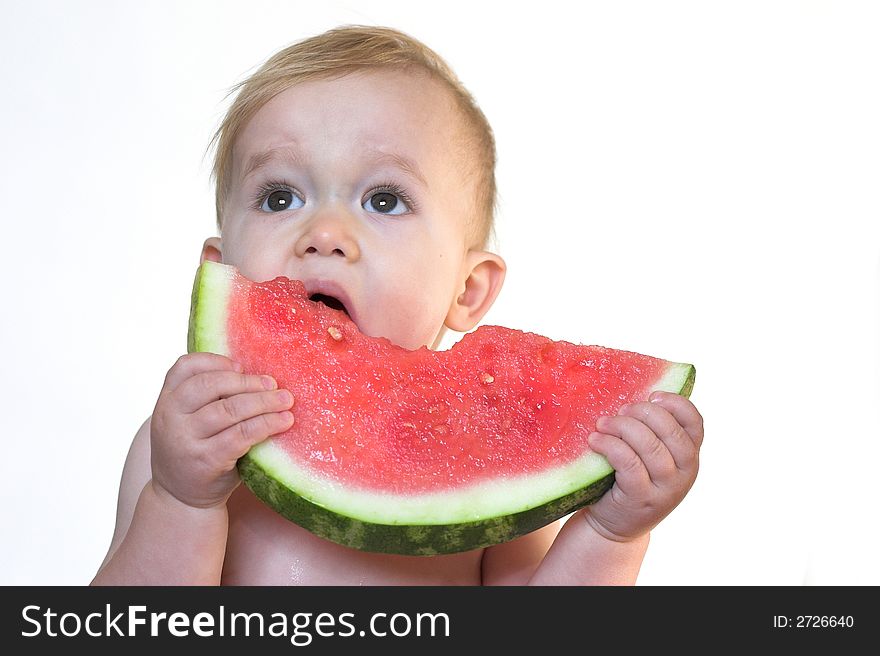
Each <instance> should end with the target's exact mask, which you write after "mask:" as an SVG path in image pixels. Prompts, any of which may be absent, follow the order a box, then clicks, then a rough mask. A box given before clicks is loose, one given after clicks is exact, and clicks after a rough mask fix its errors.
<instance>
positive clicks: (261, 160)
mask: <svg viewBox="0 0 880 656" xmlns="http://www.w3.org/2000/svg"><path fill="white" fill-rule="evenodd" d="M276 159H278V160H282V161H288V162H292V163H294V164H302V163H303V160H302V157H300V155H299V153H298V152H297V151H296V150H294V149H293V148H270V149H269V150H264V151H263V152H260V153H254V154H253V155H251V156H250V157H249V158H248V160H247V164H246V165H245V167H244V175H242V180H244V179H246V178H248V177H249V176H251V175H252V174H253V173H255V172H256V171H259V170H260V169H261V168H263V167H264V166H266V164H268V163H269V162H272V161H274V160H276Z"/></svg>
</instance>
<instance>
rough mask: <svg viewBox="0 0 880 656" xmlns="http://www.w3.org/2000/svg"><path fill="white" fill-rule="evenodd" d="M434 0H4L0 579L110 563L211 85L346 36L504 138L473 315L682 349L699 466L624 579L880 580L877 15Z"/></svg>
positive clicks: (172, 321)
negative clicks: (395, 56)
mask: <svg viewBox="0 0 880 656" xmlns="http://www.w3.org/2000/svg"><path fill="white" fill-rule="evenodd" d="M432 6H433V8H428V7H427V5H425V3H416V2H411V1H410V0H406V1H402V2H391V1H388V2H378V1H376V2H347V3H345V2H321V3H319V2H313V1H312V2H294V1H284V2H281V1H279V2H269V1H265V0H248V1H247V2H244V1H242V2H230V1H227V2H207V1H204V2H183V1H180V0H177V1H174V2H171V1H166V2H150V3H145V2H137V3H135V2H128V3H127V2H76V3H73V2H71V3H68V2H48V1H46V0H42V1H38V2H32V1H29V2H25V1H21V2H10V1H8V0H6V1H4V2H2V7H0V9H2V12H0V15H2V16H3V21H2V23H0V80H2V84H3V87H2V103H0V222H2V223H0V225H2V230H0V273H2V280H3V281H4V282H3V294H4V310H3V320H2V322H0V340H2V343H3V344H4V346H5V353H4V355H3V356H2V369H0V370H2V388H0V403H2V408H0V411H2V415H0V416H2V423H0V436H2V447H3V455H4V467H3V470H2V472H3V474H2V477H0V498H2V504H0V526H2V531H3V539H2V540H0V583H3V584H53V583H61V584H83V583H87V582H88V581H89V580H90V579H91V577H92V576H93V574H94V572H95V570H96V568H97V567H98V565H99V563H100V562H101V560H102V558H103V556H104V553H105V551H106V548H107V546H108V543H109V540H110V536H111V533H112V530H113V524H114V513H115V506H116V493H117V488H118V482H119V476H120V472H121V468H122V464H123V461H124V458H125V455H126V451H127V449H128V446H129V443H130V441H131V438H132V436H133V435H134V432H135V430H136V429H137V427H138V426H139V425H140V424H141V422H142V421H143V420H144V418H145V417H146V416H147V415H148V414H149V413H150V411H151V410H152V407H153V404H154V403H155V399H156V395H157V393H158V391H159V388H160V386H161V382H162V379H163V377H164V374H165V372H166V370H167V369H168V367H169V366H170V365H171V364H172V363H173V362H174V360H175V359H176V358H177V357H178V355H180V354H182V353H183V352H184V351H185V339H186V324H187V312H188V307H189V294H190V285H191V281H192V276H193V274H194V272H195V267H196V265H197V263H198V255H199V250H200V247H201V244H202V241H203V240H204V238H205V237H208V236H211V235H213V234H215V233H214V210H213V205H212V191H211V188H210V186H209V182H208V169H209V165H210V160H209V158H207V157H203V155H204V151H205V148H206V146H207V144H208V142H209V140H210V137H211V135H212V133H213V131H214V129H216V127H217V125H218V122H219V120H220V117H221V115H222V112H223V110H224V108H225V107H226V103H227V102H228V101H227V100H225V93H226V90H228V89H229V87H231V86H232V85H233V83H235V82H237V81H239V80H241V79H242V78H243V77H244V76H246V75H247V74H248V73H250V72H252V71H253V70H254V69H255V68H256V67H257V66H258V65H259V64H261V63H262V62H263V61H264V60H265V59H266V58H267V57H268V56H269V55H270V54H272V53H274V52H275V51H277V50H278V49H280V48H281V47H284V46H286V45H288V44H289V43H291V42H293V41H295V40H298V39H300V38H303V37H306V36H310V35H313V34H315V33H318V32H321V31H323V30H325V29H328V28H331V27H334V26H336V25H339V24H343V23H366V24H386V25H390V26H392V27H397V28H399V29H403V30H404V31H407V32H409V33H411V34H412V35H413V36H416V37H417V38H419V39H421V40H423V41H424V42H425V43H426V44H428V45H429V46H430V47H432V48H434V49H435V50H436V51H438V52H439V53H440V54H441V56H443V57H445V58H446V59H447V60H448V61H449V63H450V64H451V65H452V67H453V68H454V69H455V70H456V71H457V73H458V74H459V76H460V77H461V79H462V80H463V81H464V83H465V84H466V85H467V86H468V87H469V88H470V90H471V91H472V92H473V93H474V95H475V96H476V98H477V100H478V102H479V103H480V104H481V106H482V107H483V109H484V111H485V112H486V114H487V116H488V118H489V120H490V122H491V123H492V124H493V126H494V129H495V132H496V138H497V142H498V153H499V165H498V180H499V187H500V193H501V204H500V216H499V227H498V237H499V239H498V244H497V248H498V250H499V252H500V253H501V254H502V255H503V256H504V257H505V258H506V260H507V262H508V264H509V275H508V279H507V283H506V286H505V289H504V291H503V292H502V294H501V297H500V299H499V301H498V302H497V304H496V306H495V307H494V308H493V309H492V311H491V312H490V313H489V315H488V317H487V319H486V322H487V323H498V324H503V325H507V326H510V327H515V328H523V329H528V330H533V331H536V332H540V333H543V334H546V335H548V336H551V337H553V338H556V339H568V340H571V341H580V342H584V343H594V344H603V345H606V346H611V347H616V348H624V349H628V350H635V351H640V352H643V353H647V354H651V355H656V356H659V357H664V358H667V359H671V360H678V361H686V362H692V363H694V364H696V366H697V372H698V375H697V385H696V389H695V391H694V395H693V397H692V398H693V400H694V402H695V403H696V405H697V407H698V408H699V409H700V410H701V411H702V413H703V415H704V417H705V422H706V427H707V436H706V441H705V446H704V449H703V453H702V465H701V471H700V475H699V478H698V480H697V483H696V485H695V486H694V488H693V489H692V491H691V493H690V494H689V495H688V497H687V498H686V499H685V501H684V502H683V503H682V504H681V505H680V506H679V507H678V508H677V509H676V510H675V511H674V512H673V514H672V515H670V517H669V518H668V519H667V520H665V521H664V522H663V523H662V524H661V525H660V526H659V527H658V528H657V530H656V531H655V532H654V534H653V538H652V544H651V548H650V549H649V552H648V556H647V558H646V560H645V563H644V566H643V569H642V575H641V578H640V583H642V584H644V585H651V584H705V585H717V584H733V585H737V584H752V583H754V584H769V585H783V584H802V583H807V584H820V585H824V584H862V583H870V584H874V585H877V584H880V566H878V563H877V558H876V545H877V542H878V538H880V530H878V522H877V518H878V510H877V507H878V501H880V499H878V496H880V495H878V492H877V486H876V478H877V475H876V463H877V461H878V458H880V446H878V437H880V435H878V433H880V431H878V427H877V422H878V419H877V416H878V403H877V401H878V391H880V377H878V372H880V367H878V365H880V353H878V342H880V326H878V324H880V320H878V319H880V312H878V310H880V308H878V302H880V247H878V244H880V240H878V237H880V230H878V224H880V193H878V179H880V178H878V176H880V128H878V126H880V121H878V117H880V85H878V79H880V77H878V76H880V39H878V38H877V34H878V33H880V12H878V9H877V5H876V4H874V3H869V2H864V3H856V2H839V1H838V2H831V1H827V2H821V1H814V2H723V3H722V2H699V1H693V2H662V3H657V2H615V3H608V2H584V3H569V2H554V1H548V0H543V1H542V2H540V3H528V4H525V3H524V4H521V5H519V4H514V3H489V2H474V1H473V0H470V1H468V2H451V1H449V0H444V2H442V3H439V2H438V3H436V4H434V5H432ZM575 6H577V7H578V8H577V9H575V8H574V7H575ZM502 9H503V12H504V15H503V18H502V16H501V15H500V14H499V12H500V11H501V10H502Z"/></svg>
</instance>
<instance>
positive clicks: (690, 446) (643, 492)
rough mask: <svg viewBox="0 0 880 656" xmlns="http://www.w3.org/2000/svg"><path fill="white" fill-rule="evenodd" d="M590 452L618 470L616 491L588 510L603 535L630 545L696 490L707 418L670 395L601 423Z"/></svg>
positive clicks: (636, 405) (657, 396) (634, 406)
mask: <svg viewBox="0 0 880 656" xmlns="http://www.w3.org/2000/svg"><path fill="white" fill-rule="evenodd" d="M596 430H597V431H598V432H595V433H592V434H591V435H590V437H589V442H590V447H591V448H592V449H593V450H594V451H596V452H597V453H601V454H602V455H604V456H605V457H606V458H607V459H608V462H609V463H610V464H611V466H612V467H614V469H615V470H616V474H615V482H614V486H613V487H612V488H611V489H610V490H609V491H608V492H607V493H606V494H605V495H604V496H603V497H602V498H601V499H599V501H597V502H596V503H595V504H593V505H591V506H587V507H586V508H585V509H584V513H585V518H586V520H587V522H588V523H589V524H590V526H592V527H593V529H595V530H596V531H597V532H598V533H599V534H600V535H602V536H603V537H606V538H608V539H610V540H614V541H616V542H628V541H630V540H633V539H635V538H637V537H639V536H641V535H644V534H646V533H647V532H648V531H650V530H651V529H652V528H654V526H656V525H657V524H658V523H659V522H660V520H661V519H663V518H664V517H666V515H668V514H669V513H670V512H671V511H672V509H673V508H675V506H677V505H678V504H679V502H681V500H682V499H683V498H684V496H685V494H687V492H688V490H690V488H691V486H692V485H693V484H694V480H695V479H696V477H697V469H698V468H699V452H700V445H701V444H702V442H703V417H702V416H701V415H700V413H699V412H698V411H697V409H696V407H695V406H694V404H693V403H691V402H690V401H689V400H688V399H686V398H684V397H683V396H679V395H678V394H673V393H669V392H654V393H653V394H651V396H650V401H645V402H642V403H634V404H632V405H625V406H623V407H622V408H621V409H620V412H619V413H618V415H617V416H616V417H600V419H599V421H598V422H596Z"/></svg>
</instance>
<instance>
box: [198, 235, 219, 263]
mask: <svg viewBox="0 0 880 656" xmlns="http://www.w3.org/2000/svg"><path fill="white" fill-rule="evenodd" d="M205 260H208V261H210V262H222V261H223V249H222V246H221V243H220V237H208V238H207V239H206V240H205V243H204V245H203V246H202V257H201V259H200V260H199V264H201V263H202V262H204V261H205Z"/></svg>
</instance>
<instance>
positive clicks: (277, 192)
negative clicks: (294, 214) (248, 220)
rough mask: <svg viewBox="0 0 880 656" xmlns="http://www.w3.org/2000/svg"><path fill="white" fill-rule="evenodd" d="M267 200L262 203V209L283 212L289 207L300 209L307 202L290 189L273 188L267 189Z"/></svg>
mask: <svg viewBox="0 0 880 656" xmlns="http://www.w3.org/2000/svg"><path fill="white" fill-rule="evenodd" d="M266 191H267V192H268V193H267V194H266V197H265V200H264V201H263V204H262V205H260V209H261V210H263V211H264V212H283V211H284V210H289V209H299V208H300V207H302V206H303V205H304V204H305V203H303V201H302V199H301V198H300V197H299V196H297V195H296V194H295V193H293V192H292V191H290V190H289V189H277V188H276V189H272V190H266Z"/></svg>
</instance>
